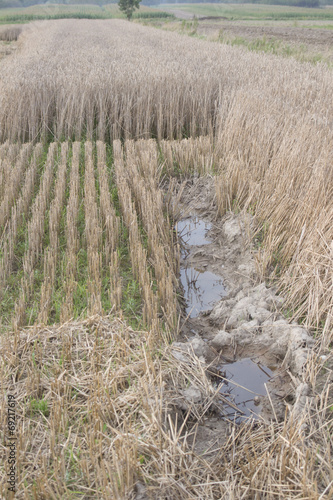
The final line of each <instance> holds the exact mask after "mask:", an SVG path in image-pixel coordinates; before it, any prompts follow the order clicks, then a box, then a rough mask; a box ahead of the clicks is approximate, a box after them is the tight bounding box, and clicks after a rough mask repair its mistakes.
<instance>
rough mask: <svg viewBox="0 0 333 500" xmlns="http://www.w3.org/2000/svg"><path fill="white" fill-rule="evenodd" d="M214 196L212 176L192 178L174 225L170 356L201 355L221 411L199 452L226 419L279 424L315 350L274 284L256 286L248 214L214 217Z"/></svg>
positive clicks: (204, 426)
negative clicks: (178, 313)
mask: <svg viewBox="0 0 333 500" xmlns="http://www.w3.org/2000/svg"><path fill="white" fill-rule="evenodd" d="M214 193H215V185H214V180H213V179H212V178H210V177H205V178H198V179H191V180H189V181H188V183H187V185H186V187H185V189H184V190H183V192H182V196H181V198H180V207H179V212H180V213H182V218H181V220H180V221H179V222H178V224H177V230H178V234H179V236H180V242H181V248H182V252H181V262H180V267H181V276H180V282H181V285H182V290H183V296H184V299H185V306H184V315H183V325H182V329H181V335H180V338H179V339H178V342H175V343H174V344H173V346H174V347H175V348H176V349H177V351H175V357H178V359H181V360H182V361H184V359H186V353H187V352H189V350H191V352H193V353H194V354H195V355H196V356H197V357H198V358H199V360H200V361H201V362H202V363H203V364H204V365H205V366H206V369H207V372H208V373H209V374H210V378H211V382H212V384H213V386H214V387H215V388H217V389H218V390H219V394H220V397H221V401H222V402H223V409H224V410H223V411H222V412H220V413H218V414H212V415H211V416H210V417H209V418H206V420H205V422H200V424H199V425H198V429H197V433H196V442H195V444H194V447H195V449H196V450H197V451H198V452H200V453H210V452H208V451H207V450H210V449H211V447H210V445H211V446H212V447H213V448H214V443H215V444H216V443H220V444H221V442H223V440H225V439H226V437H227V436H228V428H229V427H228V426H229V425H230V423H231V422H234V423H236V424H239V423H241V422H244V421H246V420H247V419H249V418H251V419H259V420H264V421H266V422H269V421H271V420H274V421H282V420H283V419H284V416H285V411H286V407H287V406H288V405H289V406H290V405H292V404H293V403H294V401H295V398H296V392H297V387H298V386H300V387H301V380H302V373H303V370H304V366H305V363H306V360H307V356H308V354H309V352H310V349H311V347H312V345H313V340H312V337H311V336H310V334H308V332H307V331H306V330H304V329H303V328H302V327H300V326H299V325H298V324H296V323H289V322H288V321H287V320H286V319H285V318H284V316H283V313H282V309H283V302H284V300H283V298H282V297H280V296H279V295H278V294H277V292H276V290H275V289H274V287H269V286H267V285H266V284H265V283H260V280H259V278H258V275H257V273H256V265H255V253H256V251H255V248H254V247H253V244H252V243H251V236H252V231H253V220H252V218H251V216H249V215H246V214H238V215H237V214H233V213H228V214H226V215H225V216H224V217H222V218H217V216H216V214H217V207H216V206H215V194H214ZM182 353H183V354H182ZM303 389H304V391H305V392H306V394H307V393H308V392H307V391H308V388H306V387H303ZM303 389H302V390H303ZM191 390H192V392H193V391H194V393H195V387H193V388H191ZM217 434H218V435H217Z"/></svg>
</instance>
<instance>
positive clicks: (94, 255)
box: [84, 141, 102, 314]
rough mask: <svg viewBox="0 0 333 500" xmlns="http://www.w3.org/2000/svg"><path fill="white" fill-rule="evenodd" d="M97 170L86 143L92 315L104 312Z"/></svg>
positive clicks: (86, 232)
mask: <svg viewBox="0 0 333 500" xmlns="http://www.w3.org/2000/svg"><path fill="white" fill-rule="evenodd" d="M96 198H97V195H96V186H95V168H94V160H93V151H92V143H91V142H88V141H87V142H86V143H85V176H84V209H85V236H86V241H87V258H88V275H89V277H88V310H89V312H90V313H91V314H96V313H100V312H101V311H102V303H101V293H102V292H101V287H102V282H101V272H102V256H101V253H100V251H101V247H102V229H101V225H100V217H99V213H98V207H97V201H96Z"/></svg>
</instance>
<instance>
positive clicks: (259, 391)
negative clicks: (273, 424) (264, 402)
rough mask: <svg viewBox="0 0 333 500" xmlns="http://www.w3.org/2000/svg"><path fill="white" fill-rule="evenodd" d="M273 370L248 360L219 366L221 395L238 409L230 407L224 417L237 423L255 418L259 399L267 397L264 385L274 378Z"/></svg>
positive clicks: (258, 410) (258, 411) (259, 407)
mask: <svg viewBox="0 0 333 500" xmlns="http://www.w3.org/2000/svg"><path fill="white" fill-rule="evenodd" d="M274 369H275V367H270V368H268V367H267V366H263V365H261V364H259V363H255V362H254V361H253V360H252V359H250V358H244V359H240V360H239V361H236V362H235V363H230V364H227V365H223V366H221V367H220V374H221V377H223V383H224V385H223V387H222V389H221V394H222V395H223V396H224V397H225V398H226V400H227V401H230V402H231V403H232V404H233V405H234V406H236V407H237V409H238V411H236V410H235V409H233V408H231V407H230V408H229V410H227V415H226V416H227V417H229V418H230V419H234V418H236V420H237V421H241V420H242V419H244V418H247V417H250V416H253V417H254V418H257V417H258V414H259V413H260V409H261V405H260V401H261V397H263V396H267V391H266V387H265V383H267V382H268V381H269V380H270V379H271V378H272V377H273V376H274Z"/></svg>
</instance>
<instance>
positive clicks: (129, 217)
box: [113, 140, 160, 333]
mask: <svg viewBox="0 0 333 500" xmlns="http://www.w3.org/2000/svg"><path fill="white" fill-rule="evenodd" d="M113 153H114V168H115V179H116V186H117V190H118V197H119V202H120V206H121V210H122V216H123V220H124V223H125V225H126V226H127V228H128V232H129V246H130V256H131V262H132V272H133V274H134V276H135V278H136V279H137V280H138V282H139V283H140V288H141V295H142V300H143V320H144V322H145V324H146V325H148V327H150V328H151V330H152V331H154V332H155V333H157V332H158V330H159V326H160V321H159V318H158V300H157V296H156V294H155V293H154V290H153V277H152V275H151V272H150V270H149V267H148V255H147V250H146V249H145V248H144V246H143V243H142V241H141V235H140V229H139V224H138V214H137V211H136V208H135V203H134V201H133V199H132V193H131V189H130V186H129V183H128V179H127V175H126V172H125V169H126V164H125V162H124V157H123V148H122V145H121V142H120V141H119V140H118V141H115V142H114V143H113Z"/></svg>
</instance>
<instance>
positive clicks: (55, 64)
mask: <svg viewBox="0 0 333 500" xmlns="http://www.w3.org/2000/svg"><path fill="white" fill-rule="evenodd" d="M17 44H18V48H17V50H16V52H15V53H14V54H12V55H11V56H8V57H6V58H4V59H3V60H2V61H1V62H0V299H1V300H0V318H1V324H0V326H1V335H0V343H1V345H0V347H1V352H2V357H1V368H0V380H1V398H2V402H4V401H5V398H6V395H7V394H8V393H15V395H16V399H17V429H18V430H17V435H18V447H17V471H18V484H17V498H22V499H23V498H36V499H37V498H38V499H49V498H55V499H58V498H66V499H67V498H87V499H88V498H105V499H107V498H114V499H119V500H122V499H137V500H139V498H154V499H162V498H165V499H166V498H168V499H169V498H170V499H180V498H188V499H190V498H191V499H192V498H197V499H202V498H205V499H206V498H207V499H230V500H232V499H235V500H236V499H237V500H238V499H273V498H278V499H285V498H299V499H305V498H306V499H309V500H319V499H329V498H331V495H332V493H333V467H332V451H333V450H332V435H333V423H332V408H333V403H332V401H333V398H332V380H331V379H330V378H329V372H327V373H328V375H327V377H326V379H325V383H323V382H321V385H318V382H317V380H319V379H320V380H322V378H321V375H322V372H321V370H322V367H321V365H319V364H318V359H319V357H320V355H323V354H325V356H327V359H330V356H331V349H332V342H333V203H332V199H333V168H332V164H333V147H332V146H333V133H332V127H333V122H332V118H331V117H332V116H333V113H332V111H333V105H332V99H331V94H332V88H333V76H332V72H331V71H330V70H329V69H327V68H326V67H325V66H324V65H320V64H318V65H316V66H313V65H310V64H306V63H303V64H302V63H299V62H296V61H294V60H287V59H283V58H279V57H277V56H271V55H267V54H258V53H253V52H248V51H247V50H246V49H244V48H236V47H231V46H227V45H226V46H224V45H220V44H218V43H213V42H205V41H202V40H199V39H195V38H189V37H187V36H186V35H180V34H176V33H171V32H164V31H161V30H156V29H154V28H151V27H147V26H141V25H139V24H135V23H128V22H126V21H121V20H105V21H104V20H103V21H101V20H98V21H97V20H96V21H88V20H62V21H45V22H43V21H41V22H34V23H31V24H30V25H28V26H25V27H24V28H23V30H22V32H21V33H20V34H19V38H18V42H17ZM198 177H201V178H203V179H205V178H208V177H209V178H211V177H213V178H214V186H215V187H214V203H215V205H214V206H215V210H216V213H215V216H216V220H219V219H221V218H222V217H223V216H224V214H226V213H227V212H229V211H234V212H242V213H250V214H251V216H252V217H253V220H254V229H255V233H254V235H253V238H254V239H255V241H256V245H257V252H256V259H257V268H258V273H259V276H260V278H261V280H262V281H264V280H267V281H270V282H272V283H275V284H276V286H277V287H278V288H279V290H280V292H281V293H283V294H284V295H285V297H286V314H289V317H290V318H292V319H294V320H297V321H298V322H300V323H302V324H304V325H305V326H306V327H307V328H309V329H310V330H311V332H312V334H313V335H314V337H315V339H316V346H315V349H314V352H313V355H312V357H311V359H309V360H308V364H307V369H306V371H305V373H304V376H303V379H302V380H301V381H295V380H294V383H295V387H296V386H297V384H298V383H301V382H302V383H307V384H308V385H309V386H310V387H311V391H312V393H313V398H312V403H311V404H310V403H309V405H308V406H307V407H306V411H305V413H304V415H303V417H302V419H299V418H298V417H297V413H296V411H295V412H294V411H293V410H292V409H291V410H290V411H289V410H288V411H286V416H285V420H284V421H283V422H277V421H272V422H271V423H270V424H267V423H264V422H260V423H258V422H257V423H254V424H250V425H244V426H236V425H234V426H233V427H230V429H229V431H230V432H229V438H228V439H227V441H226V443H225V444H224V445H223V446H222V447H221V448H219V449H217V450H216V453H215V455H214V457H213V459H211V460H208V459H206V458H203V457H202V456H200V455H199V454H197V453H196V452H195V451H194V447H193V446H192V444H191V443H193V435H195V434H196V432H197V426H198V425H199V422H200V421H201V420H202V419H203V418H204V416H205V414H206V412H207V408H209V407H210V406H211V405H212V404H217V402H216V390H214V389H213V387H212V384H211V383H210V379H209V376H208V373H207V372H206V370H205V369H204V368H203V366H202V364H201V363H200V360H199V359H198V358H196V357H195V356H194V355H193V357H192V358H191V360H190V363H183V362H182V361H180V362H178V361H176V360H175V358H174V357H173V355H172V345H171V346H170V343H171V342H172V340H175V339H176V338H177V335H178V333H179V329H180V322H181V307H182V306H181V300H180V298H179V297H180V295H181V290H180V285H179V273H180V247H179V241H178V238H177V234H176V232H175V230H174V226H175V222H176V221H177V219H178V218H179V217H180V216H181V214H179V213H178V208H177V193H178V189H180V190H181V189H186V182H188V181H191V180H192V179H194V178H198ZM325 359H326V358H325ZM193 383H195V384H197V385H199V386H200V390H201V392H202V394H204V396H205V406H204V407H203V408H202V409H201V410H202V413H201V414H198V413H197V412H196V411H194V409H193V408H192V409H190V410H189V412H188V414H187V415H186V416H185V417H184V415H182V414H181V413H179V412H178V413H177V412H176V413H175V411H174V407H175V404H176V403H175V402H177V401H178V402H179V401H180V399H181V397H182V391H184V390H185V389H186V388H187V387H189V386H190V385H191V384H193ZM178 419H179V420H178ZM0 420H1V422H2V423H3V426H2V431H1V433H2V434H1V444H0V456H1V457H2V458H3V460H2V463H4V464H5V465H4V466H1V468H0V488H1V495H2V496H3V497H4V498H7V496H8V492H7V490H6V474H7V473H8V470H7V469H8V466H7V465H6V453H7V450H6V446H5V444H4V443H5V440H4V438H5V433H4V430H3V429H4V428H5V422H6V408H5V405H4V404H3V405H1V408H0ZM6 467H7V468H6ZM142 491H144V492H145V493H144V494H145V495H146V496H145V497H143V496H141V494H142ZM140 492H141V493H140ZM6 495H7V496H6ZM8 498H11V497H10V496H8Z"/></svg>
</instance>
